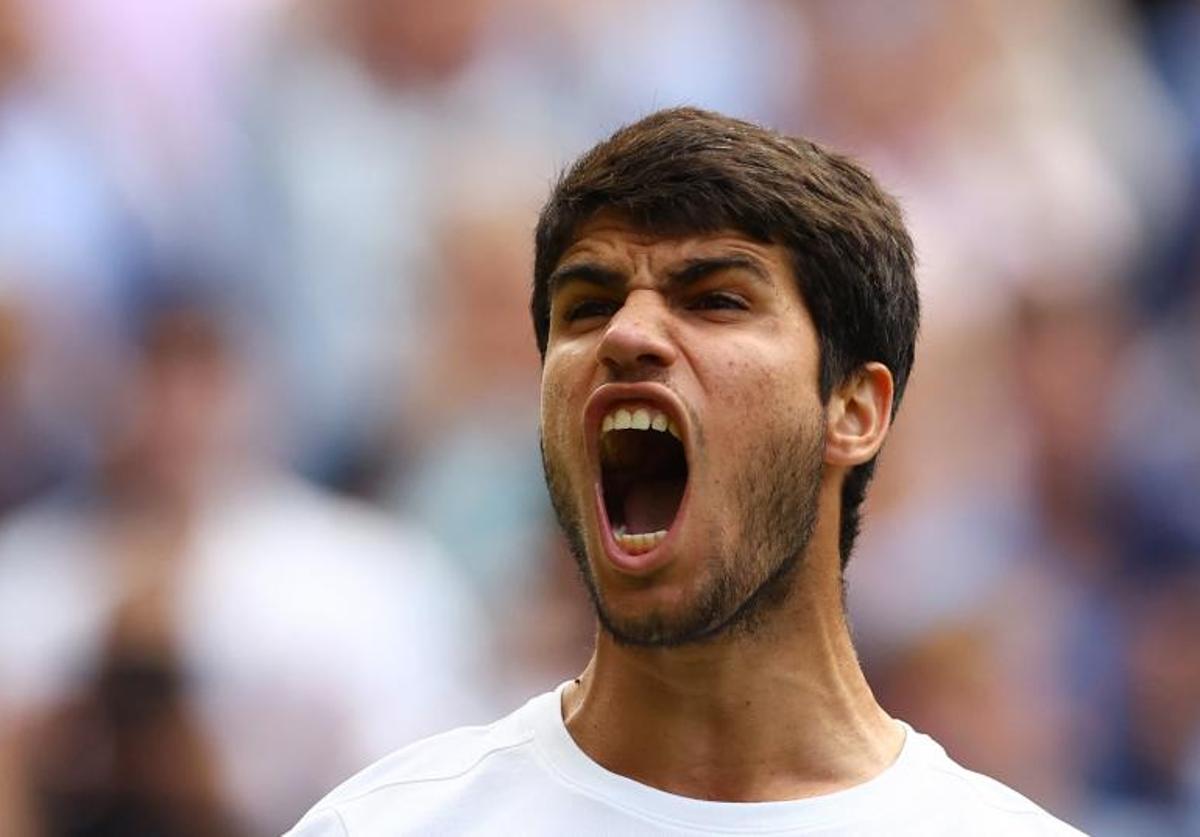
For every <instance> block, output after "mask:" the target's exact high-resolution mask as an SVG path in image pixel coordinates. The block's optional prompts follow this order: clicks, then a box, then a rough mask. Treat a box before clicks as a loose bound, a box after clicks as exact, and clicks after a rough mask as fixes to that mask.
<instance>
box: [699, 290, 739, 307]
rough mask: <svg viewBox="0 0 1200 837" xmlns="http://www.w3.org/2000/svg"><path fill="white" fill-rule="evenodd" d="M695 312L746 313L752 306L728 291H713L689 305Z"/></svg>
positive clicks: (702, 295)
mask: <svg viewBox="0 0 1200 837" xmlns="http://www.w3.org/2000/svg"><path fill="white" fill-rule="evenodd" d="M688 307H689V308H691V309H692V310H693V311H745V310H747V309H748V308H749V307H750V306H749V305H747V304H746V300H744V299H742V297H740V296H738V295H737V294H733V293H729V292H728V291H711V292H709V293H706V294H701V295H700V296H698V297H696V298H695V299H693V300H692V301H691V302H690V303H688Z"/></svg>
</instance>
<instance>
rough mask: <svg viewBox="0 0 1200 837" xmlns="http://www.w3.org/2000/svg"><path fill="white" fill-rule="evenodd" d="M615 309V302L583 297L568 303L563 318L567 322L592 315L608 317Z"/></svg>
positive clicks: (585, 318) (588, 317)
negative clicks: (570, 303)
mask: <svg viewBox="0 0 1200 837" xmlns="http://www.w3.org/2000/svg"><path fill="white" fill-rule="evenodd" d="M616 310H617V304H616V303H615V302H613V301H612V300H608V299H583V300H580V301H579V302H576V303H574V304H572V305H570V306H569V307H568V308H567V310H566V313H565V314H564V315H563V319H564V320H566V321H567V322H569V323H573V322H576V321H578V320H587V319H591V318H592V317H608V316H610V315H612V313H613V312H614V311H616Z"/></svg>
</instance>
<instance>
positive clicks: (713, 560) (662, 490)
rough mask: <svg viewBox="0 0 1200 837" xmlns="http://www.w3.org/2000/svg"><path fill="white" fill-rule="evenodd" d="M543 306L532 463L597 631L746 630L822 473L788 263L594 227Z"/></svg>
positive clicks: (654, 636)
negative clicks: (538, 449)
mask: <svg viewBox="0 0 1200 837" xmlns="http://www.w3.org/2000/svg"><path fill="white" fill-rule="evenodd" d="M550 300H551V302H550V331H549V341H548V344H547V348H546V355H545V362H544V366H543V370H542V404H541V427H542V455H543V462H544V466H545V469H546V479H547V484H548V486H549V488H550V495H551V499H552V501H553V503H554V508H555V511H556V513H557V515H558V518H559V521H560V523H561V524H562V526H563V529H564V531H565V533H566V535H567V540H568V542H569V545H570V546H571V549H572V552H573V553H574V555H575V558H576V560H577V561H578V562H579V566H580V569H581V571H582V573H583V576H584V580H585V582H586V583H587V585H588V589H589V591H590V593H591V595H592V599H593V601H594V603H595V605H596V609H597V613H598V615H599V618H600V621H601V624H602V625H603V627H604V628H605V629H606V630H607V631H608V632H609V633H611V634H612V635H613V636H614V637H615V638H616V639H617V640H618V641H621V642H625V643H631V644H637V645H659V646H663V645H678V644H681V643H686V642H693V641H697V640H702V639H705V638H709V637H712V636H716V635H717V634H719V633H722V632H724V631H725V630H727V629H729V628H731V627H733V626H735V625H737V626H743V627H745V626H751V625H753V624H754V623H753V620H752V618H751V617H753V616H755V615H756V614H761V612H762V610H763V607H764V606H769V605H770V604H772V603H775V604H777V603H779V602H780V601H782V599H783V598H784V597H785V595H786V591H787V589H788V588H789V583H790V570H791V569H792V568H793V567H794V566H795V564H796V562H797V561H798V560H799V558H800V556H801V554H802V553H803V551H804V549H805V547H806V546H807V544H808V540H809V538H810V536H811V533H812V530H813V526H814V523H815V519H816V506H817V491H818V487H819V483H820V478H821V473H822V455H823V449H824V413H823V410H822V406H821V403H820V400H819V398H818V395H817V367H818V344H817V336H816V331H815V329H814V328H813V325H812V322H811V320H810V318H809V316H808V312H807V310H806V308H805V306H804V304H803V302H802V300H801V298H800V294H799V291H798V289H797V287H796V282H795V279H794V277H793V274H792V270H791V267H790V264H789V260H788V257H787V253H786V251H785V250H784V249H783V248H781V247H778V246H774V245H766V244H762V243H759V242H756V241H754V240H752V239H749V238H746V237H745V236H742V235H740V234H737V233H732V232H731V233H720V234H712V235H708V234H706V235H696V236H687V237H679V238H663V237H661V236H654V235H650V234H646V233H642V232H639V231H637V230H636V229H634V228H632V227H630V226H628V225H627V224H625V223H623V222H622V221H620V220H618V219H615V218H612V217H606V216H604V215H601V216H597V217H596V218H594V219H592V221H590V222H589V223H587V224H585V225H584V226H583V228H582V229H581V230H580V232H579V235H578V236H577V238H576V240H575V242H574V244H573V245H572V246H571V247H570V248H569V249H568V250H567V251H566V252H565V253H564V255H563V257H562V259H561V260H560V261H559V264H558V265H557V267H556V269H555V271H554V273H553V275H552V278H551V287H550ZM647 425H648V427H647Z"/></svg>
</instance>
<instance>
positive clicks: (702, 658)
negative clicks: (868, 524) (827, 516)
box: [563, 550, 904, 802]
mask: <svg viewBox="0 0 1200 837" xmlns="http://www.w3.org/2000/svg"><path fill="white" fill-rule="evenodd" d="M834 553H835V554H834V555H832V556H825V557H826V558H827V559H829V558H831V559H832V560H833V561H834V562H836V561H837V556H836V550H834ZM812 557H814V556H809V558H812ZM823 564H825V565H827V561H817V560H806V561H805V563H804V566H803V567H802V568H801V569H800V570H799V572H798V573H797V577H796V579H795V581H796V583H795V586H794V588H793V594H792V595H791V597H790V598H789V600H788V601H787V602H785V603H783V604H782V605H781V606H780V607H779V608H777V609H776V610H774V611H772V612H771V613H770V614H769V615H767V616H766V617H765V618H764V619H763V620H761V622H759V623H757V624H756V626H755V629H754V631H752V632H743V633H740V634H736V635H730V636H727V637H720V638H717V639H715V640H710V641H708V642H705V643H698V644H695V645H692V646H684V647H678V648H635V647H630V646H626V645H621V644H618V643H617V642H615V641H614V640H613V639H612V637H611V636H609V635H607V634H605V633H603V632H601V634H600V636H599V637H598V638H597V642H596V650H595V653H594V655H593V656H592V659H591V662H590V663H589V664H588V666H587V669H586V670H585V671H584V673H583V675H582V676H581V677H580V678H579V680H577V681H576V682H575V683H574V684H571V685H569V686H568V688H567V690H566V693H565V695H564V698H563V714H564V719H565V721H566V725H567V729H568V730H569V732H570V733H571V736H572V737H573V738H574V739H575V741H576V743H577V744H578V745H579V746H580V747H581V748H582V749H583V750H584V752H586V753H587V754H588V755H589V756H590V757H591V758H592V759H593V760H594V761H596V762H598V763H599V764H601V765H603V766H604V767H606V768H607V769H609V770H611V771H613V772H615V773H619V774H621V775H623V776H627V777H629V778H631V779H635V780H637V781H639V782H642V783H643V784H647V785H651V786H653V787H656V788H659V789H661V790H665V791H668V792H670V793H675V794H678V795H681V796H689V797H694V798H699V799H716V800H724V801H739V802H746V801H769V800H784V799H798V798H802V797H806V796H816V795H819V794H823V793H830V792H832V791H835V790H841V789H843V788H846V787H850V786H852V785H856V784H859V783H861V782H864V781H866V780H867V779H870V778H871V777H873V776H875V775H877V774H878V773H880V772H881V771H882V770H883V769H884V768H886V767H887V766H888V765H889V764H891V762H892V761H894V760H895V758H896V756H897V754H898V753H899V750H900V747H901V745H902V743H903V737H904V736H903V732H902V731H901V730H900V728H899V727H898V726H897V725H896V724H895V722H893V721H892V720H891V719H890V718H889V717H888V716H887V714H886V713H885V712H884V711H883V710H882V709H881V708H880V707H879V705H878V703H876V701H875V698H874V696H873V695H872V693H871V690H870V687H869V686H868V685H867V682H866V679H865V678H864V677H863V674H862V670H861V668H860V667H859V664H858V659H857V656H856V655H855V653H854V648H853V645H852V644H851V641H850V634H849V629H848V627H847V624H846V619H845V616H844V613H843V609H842V603H841V589H840V582H839V580H838V574H837V572H836V570H835V571H833V572H829V571H828V570H829V569H831V568H829V567H828V566H826V567H824V568H823V567H822V565H823ZM819 579H826V580H827V581H826V582H825V583H820V581H819Z"/></svg>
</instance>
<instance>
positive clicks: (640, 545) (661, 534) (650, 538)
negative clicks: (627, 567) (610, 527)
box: [613, 526, 667, 555]
mask: <svg viewBox="0 0 1200 837" xmlns="http://www.w3.org/2000/svg"><path fill="white" fill-rule="evenodd" d="M624 530H625V527H624V526H622V527H620V528H618V529H617V530H616V531H615V532H613V538H614V539H615V540H616V542H617V544H618V545H619V546H620V547H621V549H623V550H625V551H626V552H628V553H629V554H630V555H640V554H642V553H643V552H649V551H650V550H652V549H654V547H656V546H658V545H659V544H660V543H662V542H663V540H664V539H665V538H666V537H667V530H666V529H659V530H658V531H657V532H640V533H637V534H632V535H631V534H626V533H625V531H624Z"/></svg>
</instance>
